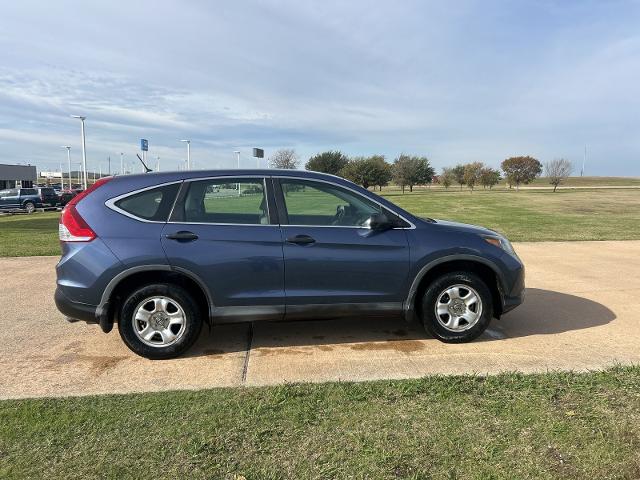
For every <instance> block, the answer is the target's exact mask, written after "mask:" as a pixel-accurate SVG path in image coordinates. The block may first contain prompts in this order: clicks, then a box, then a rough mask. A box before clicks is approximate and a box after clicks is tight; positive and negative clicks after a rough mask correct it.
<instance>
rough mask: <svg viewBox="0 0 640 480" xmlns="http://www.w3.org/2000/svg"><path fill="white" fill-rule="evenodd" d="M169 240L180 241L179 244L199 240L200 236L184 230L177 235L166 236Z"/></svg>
mask: <svg viewBox="0 0 640 480" xmlns="http://www.w3.org/2000/svg"><path fill="white" fill-rule="evenodd" d="M165 237H166V238H168V239H169V240H178V241H179V242H191V241H193V240H197V239H198V235H196V234H195V233H193V232H186V231H184V230H182V231H180V232H176V233H169V234H168V235H165Z"/></svg>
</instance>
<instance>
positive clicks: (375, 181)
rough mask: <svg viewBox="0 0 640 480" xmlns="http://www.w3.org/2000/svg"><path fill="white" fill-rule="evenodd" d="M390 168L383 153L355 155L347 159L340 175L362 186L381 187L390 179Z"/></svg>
mask: <svg viewBox="0 0 640 480" xmlns="http://www.w3.org/2000/svg"><path fill="white" fill-rule="evenodd" d="M390 168H391V166H390V165H389V164H388V163H387V162H386V161H385V159H384V156H383V155H373V156H371V157H355V158H352V159H351V160H349V162H348V163H347V165H346V166H345V167H344V168H343V169H342V170H341V171H340V175H341V176H343V177H344V178H346V179H348V180H351V181H352V182H354V183H357V184H358V185H362V186H363V187H364V188H369V187H371V186H376V185H377V186H378V187H380V188H381V189H382V187H383V186H385V185H388V184H389V181H390V180H391V175H390Z"/></svg>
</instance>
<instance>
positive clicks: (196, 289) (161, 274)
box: [96, 265, 213, 332]
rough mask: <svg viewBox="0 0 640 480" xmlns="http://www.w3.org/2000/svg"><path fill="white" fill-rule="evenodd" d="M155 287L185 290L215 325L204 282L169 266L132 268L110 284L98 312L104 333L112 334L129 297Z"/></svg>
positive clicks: (184, 271)
mask: <svg viewBox="0 0 640 480" xmlns="http://www.w3.org/2000/svg"><path fill="white" fill-rule="evenodd" d="M151 283H174V284H176V285H180V286H182V287H184V288H185V289H186V290H187V291H188V292H189V293H190V294H191V295H193V297H194V299H195V300H196V302H197V304H198V306H199V307H200V309H201V311H202V314H203V315H204V320H205V322H206V323H208V324H210V323H211V318H212V312H213V301H212V299H211V295H210V292H209V290H208V288H207V287H206V285H205V284H204V282H202V280H200V279H199V278H198V277H197V276H196V275H194V274H193V273H191V272H189V271H188V270H185V269H182V268H175V267H171V266H169V265H145V266H140V267H133V268H129V269H127V270H125V271H123V272H121V273H119V274H118V275H116V276H115V277H114V278H113V279H112V280H111V281H110V282H109V283H108V285H107V287H106V288H105V290H104V292H103V293H102V298H101V300H100V305H98V308H97V310H96V317H97V319H98V323H99V324H100V327H101V328H102V330H103V331H104V332H109V331H111V329H112V328H113V323H114V321H115V318H116V315H117V312H118V311H119V309H120V306H121V305H122V301H123V299H124V296H125V295H126V294H128V293H130V292H131V290H134V289H136V288H138V287H140V286H142V285H148V284H151Z"/></svg>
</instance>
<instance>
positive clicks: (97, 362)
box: [54, 353, 128, 376]
mask: <svg viewBox="0 0 640 480" xmlns="http://www.w3.org/2000/svg"><path fill="white" fill-rule="evenodd" d="M127 358H128V357H108V356H106V355H103V356H93V355H77V354H75V353H63V354H62V355H60V356H58V357H57V358H56V359H55V361H54V363H55V364H58V365H67V364H70V363H75V362H78V363H87V364H89V370H90V372H91V373H92V374H93V375H95V376H98V375H102V374H103V373H104V372H106V371H107V370H112V369H113V368H115V367H116V365H118V364H119V363H120V362H122V361H123V360H126V359H127Z"/></svg>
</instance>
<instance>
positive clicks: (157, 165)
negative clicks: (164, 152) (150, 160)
mask: <svg viewBox="0 0 640 480" xmlns="http://www.w3.org/2000/svg"><path fill="white" fill-rule="evenodd" d="M159 171H160V155H156V172H159Z"/></svg>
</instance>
